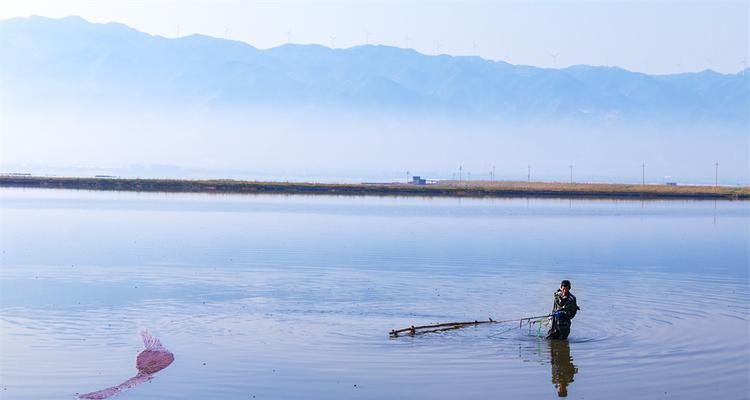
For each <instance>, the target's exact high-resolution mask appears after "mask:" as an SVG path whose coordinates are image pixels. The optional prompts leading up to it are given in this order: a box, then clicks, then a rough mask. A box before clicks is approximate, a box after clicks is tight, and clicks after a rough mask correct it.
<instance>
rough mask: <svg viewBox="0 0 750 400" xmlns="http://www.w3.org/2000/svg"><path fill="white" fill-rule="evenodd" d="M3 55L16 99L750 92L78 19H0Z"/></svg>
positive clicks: (432, 105) (437, 104) (550, 102)
mask: <svg viewBox="0 0 750 400" xmlns="http://www.w3.org/2000/svg"><path fill="white" fill-rule="evenodd" d="M0 58H1V61H0V62H1V63H2V67H1V68H0V89H1V90H2V92H3V94H2V96H3V97H4V98H3V101H4V102H6V103H7V102H15V101H18V102H32V103H33V102H35V101H40V102H44V101H48V102H55V101H66V102H70V101H94V102H96V101H99V100H100V99H107V98H118V99H120V100H121V101H123V102H127V101H131V100H132V101H144V100H147V101H157V102H158V101H163V102H167V103H172V104H175V103H177V104H208V105H226V104H230V105H264V106H265V105H268V106H289V105H299V106H313V107H317V106H332V107H354V108H364V109H375V110H385V111H409V112H411V111H420V112H421V111H423V112H441V113H459V114H466V115H483V116H500V117H503V116H509V117H511V116H512V117H518V118H537V117H550V118H572V119H592V118H593V119H625V120H628V119H653V118H674V119H683V120H684V119H687V120H698V121H722V122H732V123H740V124H746V123H747V122H748V98H749V96H750V86H749V85H748V75H747V73H739V74H720V73H716V72H713V71H710V70H707V71H703V72H700V73H685V74H675V75H648V74H643V73H636V72H630V71H626V70H623V69H619V68H613V67H592V66H585V65H579V66H572V67H569V68H564V69H559V70H557V69H545V68H537V67H530V66H519V65H511V64H508V63H505V62H501V61H490V60H485V59H482V58H479V57H454V56H447V55H440V56H428V55H424V54H420V53H418V52H416V51H414V50H411V49H401V48H396V47H389V46H372V45H366V46H357V47H352V48H347V49H330V48H327V47H324V46H320V45H295V44H288V45H283V46H280V47H276V48H271V49H267V50H260V49H257V48H255V47H253V46H251V45H249V44H246V43H243V42H238V41H231V40H224V39H216V38H212V37H208V36H202V35H191V36H186V37H182V38H178V39H168V38H164V37H159V36H152V35H149V34H146V33H143V32H139V31H137V30H135V29H132V28H129V27H127V26H125V25H122V24H118V23H108V24H95V23H89V22H87V21H85V20H84V19H82V18H80V17H67V18H62V19H50V18H45V17H30V18H14V19H9V20H4V21H0ZM745 72H747V70H746V71H745Z"/></svg>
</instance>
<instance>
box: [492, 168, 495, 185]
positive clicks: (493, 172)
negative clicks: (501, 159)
mask: <svg viewBox="0 0 750 400" xmlns="http://www.w3.org/2000/svg"><path fill="white" fill-rule="evenodd" d="M492 181H493V182H494V181H495V166H494V165H493V166H492Z"/></svg>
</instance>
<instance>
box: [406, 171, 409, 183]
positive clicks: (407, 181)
mask: <svg viewBox="0 0 750 400" xmlns="http://www.w3.org/2000/svg"><path fill="white" fill-rule="evenodd" d="M406 183H409V171H406Z"/></svg>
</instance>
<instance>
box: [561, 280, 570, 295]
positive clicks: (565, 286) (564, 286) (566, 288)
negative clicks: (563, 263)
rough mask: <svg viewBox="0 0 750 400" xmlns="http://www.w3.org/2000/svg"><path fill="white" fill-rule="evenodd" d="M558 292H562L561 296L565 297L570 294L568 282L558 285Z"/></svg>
mask: <svg viewBox="0 0 750 400" xmlns="http://www.w3.org/2000/svg"><path fill="white" fill-rule="evenodd" d="M560 290H562V292H563V294H564V295H566V296H567V294H568V292H570V281H569V280H567V279H566V280H564V281H562V282H561V283H560Z"/></svg>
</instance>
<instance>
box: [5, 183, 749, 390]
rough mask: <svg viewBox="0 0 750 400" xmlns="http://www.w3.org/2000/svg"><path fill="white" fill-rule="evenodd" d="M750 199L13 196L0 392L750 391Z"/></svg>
mask: <svg viewBox="0 0 750 400" xmlns="http://www.w3.org/2000/svg"><path fill="white" fill-rule="evenodd" d="M749 204H750V203H747V202H726V201H719V202H714V201H701V202H672V201H669V202H666V201H665V202H661V201H660V202H640V201H591V200H572V201H571V200H546V199H545V200H534V199H528V200H527V199H507V200H505V199H503V200H501V199H496V200H490V199H429V198H394V197H382V198H379V197H306V196H266V195H263V196H241V195H203V194H155V193H125V192H122V193H121V192H89V191H66V190H28V189H27V190H22V189H1V190H0V205H1V206H2V208H1V214H0V217H1V218H2V219H1V220H0V224H1V225H0V227H1V228H2V230H1V232H0V233H2V242H1V244H0V246H1V247H2V258H1V260H2V269H0V290H1V292H0V300H1V302H0V311H1V314H0V340H1V341H0V352H1V353H2V362H1V363H0V383H1V385H2V391H0V397H2V398H3V399H27V398H34V399H59V398H72V397H74V396H75V394H76V393H83V392H90V391H94V390H98V389H102V388H104V387H107V386H112V385H115V384H117V383H120V382H122V381H123V380H124V379H127V378H128V377H130V376H132V375H133V374H134V372H135V367H134V364H135V356H136V354H137V353H138V352H139V351H140V350H141V349H142V344H141V343H140V339H139V337H138V330H139V329H140V328H146V329H149V330H150V331H151V333H152V334H154V335H155V336H157V337H158V338H159V339H160V340H161V341H162V343H163V344H164V345H165V346H166V347H167V348H169V350H171V351H172V352H173V353H174V354H175V362H174V364H172V365H171V366H170V367H168V368H167V369H165V370H163V371H161V372H159V373H158V374H157V375H156V377H155V379H154V380H153V381H152V382H150V383H148V384H144V385H141V386H138V387H136V388H133V389H131V390H130V391H127V392H124V393H123V394H121V395H120V396H119V397H118V398H134V399H135V398H137V399H171V398H174V399H204V398H253V396H256V397H255V398H266V399H297V398H299V399H308V398H326V399H350V398H361V399H376V398H377V399H380V398H384V397H388V398H394V399H401V398H404V399H405V398H425V397H430V398H436V399H448V398H457V397H458V398H477V397H487V396H492V397H501V398H502V397H507V398H519V397H526V398H557V397H558V391H559V389H560V386H561V381H564V382H563V383H565V384H564V385H563V386H565V387H566V389H567V396H568V397H569V398H602V396H603V393H606V397H607V398H615V399H618V398H637V399H649V398H660V399H661V398H680V399H686V398H688V399H689V398H696V399H698V398H709V397H710V398H735V399H741V398H748V393H749V390H750V389H749V386H750V385H749V381H750V325H749V324H748V318H749V315H750V306H749V305H750V290H749V283H748V279H749V278H748V276H749V275H748V272H750V264H749V262H748V254H749V250H748V246H749V245H748V243H750V240H749V238H750V234H749V232H748V231H749V230H750V206H749ZM561 279H570V280H571V281H572V282H573V290H572V291H573V293H575V294H576V296H577V297H578V299H579V305H580V306H581V308H582V310H581V312H580V313H579V315H578V316H577V317H576V319H575V320H574V322H573V330H572V334H571V338H570V341H569V344H568V345H567V346H564V347H560V346H558V345H556V344H555V345H552V346H551V345H550V343H548V342H547V341H545V340H543V339H541V338H539V336H538V332H537V331H529V330H528V329H527V328H526V327H524V328H523V329H518V327H517V326H516V327H514V326H513V325H510V324H508V325H507V326H506V325H495V326H480V327H472V328H467V329H462V330H456V331H450V332H445V333H440V334H432V335H424V336H416V337H400V338H397V339H392V338H389V337H388V331H390V330H391V329H394V328H402V327H406V326H409V325H411V324H422V323H433V322H444V321H454V320H474V319H484V318H487V317H493V318H495V319H506V318H508V319H510V318H520V317H525V316H530V315H540V314H545V313H547V312H548V311H549V309H550V306H551V303H552V293H553V292H554V290H555V289H556V288H557V286H558V285H559V282H560V280H561Z"/></svg>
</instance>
